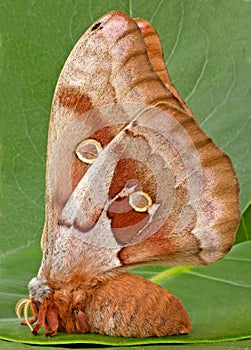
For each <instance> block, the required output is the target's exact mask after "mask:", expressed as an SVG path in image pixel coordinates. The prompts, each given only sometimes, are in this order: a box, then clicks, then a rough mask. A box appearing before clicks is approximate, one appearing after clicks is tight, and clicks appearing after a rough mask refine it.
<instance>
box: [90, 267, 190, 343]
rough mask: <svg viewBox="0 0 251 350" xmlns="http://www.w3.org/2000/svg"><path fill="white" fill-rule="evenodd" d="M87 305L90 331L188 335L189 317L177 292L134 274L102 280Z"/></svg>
mask: <svg viewBox="0 0 251 350" xmlns="http://www.w3.org/2000/svg"><path fill="white" fill-rule="evenodd" d="M88 299H89V300H88V303H87V305H86V308H85V313H86V316H87V318H88V320H89V325H90V332H91V333H100V334H105V335H111V336H122V337H151V336H166V335H174V334H187V333H189V332H190V331H191V329H192V327H191V323H190V320H189V316H188V314H187V312H186V311H185V309H184V307H183V306H182V304H181V303H180V301H179V300H178V298H176V297H175V296H174V295H172V294H171V293H170V292H168V291H167V290H166V289H164V288H162V287H160V286H159V285H157V284H155V283H153V282H151V281H149V280H145V279H143V278H141V277H138V276H135V275H132V274H130V273H121V274H120V275H118V276H116V277H115V278H113V279H111V280H109V281H106V282H102V283H101V284H100V285H98V286H97V287H96V288H95V291H94V292H93V294H92V295H91V297H90V298H88Z"/></svg>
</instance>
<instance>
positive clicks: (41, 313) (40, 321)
mask: <svg viewBox="0 0 251 350" xmlns="http://www.w3.org/2000/svg"><path fill="white" fill-rule="evenodd" d="M44 324H45V307H44V306H43V305H40V307H39V311H38V315H37V324H36V326H35V327H34V328H33V330H32V334H34V335H37V332H38V330H39V329H40V328H41V327H42V326H43V325H44Z"/></svg>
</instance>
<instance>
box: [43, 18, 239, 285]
mask: <svg viewBox="0 0 251 350" xmlns="http://www.w3.org/2000/svg"><path fill="white" fill-rule="evenodd" d="M155 38H156V37H155ZM152 61H153V60H152ZM111 103H116V104H118V103H144V104H146V105H147V106H149V105H151V106H156V107H157V109H158V110H161V111H164V112H165V113H166V114H167V115H168V117H170V118H172V119H173V120H176V121H177V122H178V124H179V125H181V126H182V128H183V129H184V130H185V132H186V133H187V134H188V135H189V137H190V138H191V140H192V142H193V144H194V146H195V148H196V151H197V152H198V158H199V161H200V164H201V169H202V175H201V178H200V180H201V186H202V188H201V194H200V201H199V202H198V203H197V204H196V207H194V208H193V207H191V205H190V203H186V193H188V189H187V183H186V180H184V183H183V184H182V183H181V185H179V184H180V181H181V182H182V181H183V180H182V179H181V180H177V179H175V181H176V184H175V186H174V187H175V195H174V198H175V200H174V205H173V208H172V210H170V212H169V213H168V217H167V220H166V221H165V222H164V223H163V225H162V226H161V227H160V228H159V229H158V230H157V231H156V232H155V233H154V234H153V235H152V236H150V237H149V238H147V239H142V236H143V235H141V238H140V239H138V242H137V239H135V232H131V238H132V237H134V240H132V239H131V241H130V240H129V239H128V241H127V242H126V240H125V239H124V236H123V234H120V236H119V234H117V233H115V234H114V230H115V231H116V228H117V227H118V226H119V228H121V227H122V228H124V229H125V230H127V231H129V226H130V225H129V224H130V222H131V220H133V222H134V223H135V225H138V227H139V229H140V230H142V227H143V229H145V222H143V220H146V219H145V217H143V219H142V216H143V215H141V216H140V218H138V216H139V214H138V213H136V214H135V213H133V211H132V210H131V211H129V212H125V213H124V214H123V213H122V214H118V213H115V214H114V213H113V210H114V208H111V209H112V210H110V217H109V219H110V220H111V221H112V224H111V225H112V229H110V228H109V234H107V237H108V236H109V238H108V240H107V242H106V243H105V244H107V246H109V244H110V243H111V242H110V240H112V239H113V238H114V237H115V241H118V240H120V241H122V242H125V243H127V244H125V245H126V246H125V247H124V248H122V249H121V246H120V245H119V244H117V245H116V242H115V244H114V245H113V244H111V245H112V246H111V247H108V248H106V247H102V249H101V247H100V245H99V246H98V247H96V248H95V247H94V246H92V245H91V248H90V244H89V243H90V242H89V241H88V242H87V243H86V241H84V243H83V244H80V242H79V241H76V236H77V235H78V234H79V233H80V234H79V235H80V236H81V237H84V236H85V235H86V236H87V234H86V232H89V233H90V232H92V227H93V226H95V225H96V224H97V221H98V220H99V218H100V217H102V215H101V212H102V210H103V209H102V207H104V206H105V200H106V199H105V198H107V197H106V196H107V193H105V191H107V192H108V193H109V196H110V197H114V196H116V194H118V193H119V191H120V190H121V189H122V188H123V186H125V182H126V181H128V180H130V179H131V178H134V179H135V178H136V179H137V181H138V182H139V183H140V184H141V185H142V186H143V189H144V192H146V193H149V194H151V196H152V197H153V199H154V197H155V195H156V193H155V192H156V190H155V189H154V188H155V185H156V183H155V179H154V176H156V174H151V173H149V172H148V173H149V174H148V175H147V176H145V175H146V171H145V170H146V169H145V168H144V165H143V164H142V162H139V161H136V162H135V161H134V160H133V159H132V157H128V158H125V159H123V160H119V152H120V151H119V147H120V146H121V145H123V146H121V147H122V148H123V147H124V148H123V149H124V150H125V149H126V147H127V145H129V144H130V143H131V142H132V141H133V140H134V141H135V142H136V141H137V140H138V139H139V138H140V137H141V138H145V139H146V140H147V141H148V142H149V143H150V149H149V150H145V157H146V158H147V157H149V159H150V155H149V154H150V153H151V150H152V149H155V148H156V149H158V148H159V140H158V137H155V136H156V135H155V134H154V133H151V132H150V131H149V130H145V129H144V128H143V127H141V126H140V125H131V126H130V127H129V128H128V125H129V123H130V118H129V120H127V119H123V118H122V119H121V121H119V120H118V121H117V120H116V115H115V116H113V117H112V120H113V121H115V122H116V123H114V124H115V125H111V124H112V123H111V121H109V123H107V120H105V118H107V115H105V116H102V113H101V115H100V113H99V111H97V112H96V109H97V108H98V107H102V106H105V105H108V104H111ZM94 108H95V111H94V114H92V115H90V116H89V117H88V118H87V119H86V120H85V122H87V124H88V123H90V124H92V123H96V120H97V121H98V125H99V128H98V127H97V128H96V130H95V131H93V129H92V128H91V127H89V125H88V127H86V128H85V130H82V129H83V128H82V129H81V125H82V124H83V119H82V116H83V115H84V113H85V112H87V111H92V110H94ZM126 112H127V111H126ZM111 114H112V113H111ZM125 114H126V113H125ZM94 120H95V122H94ZM153 120H154V118H153ZM158 123H162V126H161V127H164V124H165V121H163V120H159V116H157V117H156V125H157V124H158ZM136 124H137V123H136ZM71 126H73V127H72V128H71ZM125 126H127V129H126V127H125ZM80 129H81V131H79V130H80ZM125 130H126V132H125ZM174 132H175V131H174ZM74 133H75V136H73V135H74ZM116 135H117V137H116ZM154 135H155V136H154ZM154 137H155V138H154ZM85 138H95V139H97V140H98V141H99V142H101V144H102V145H103V146H108V145H110V144H111V146H110V147H111V150H113V151H114V150H115V151H114V152H115V153H116V152H117V153H116V154H117V155H118V158H117V159H116V157H115V158H114V164H113V165H112V166H111V168H109V169H108V170H107V171H108V172H110V174H109V176H107V178H105V179H102V183H103V182H104V181H105V182H106V185H105V187H104V188H103V190H104V193H100V195H98V198H100V197H101V198H103V199H102V200H103V203H102V204H101V208H100V206H99V205H97V203H96V201H92V198H93V197H94V194H95V193H94V194H93V192H92V193H91V190H90V182H91V181H92V179H93V178H95V181H96V185H95V186H96V187H98V186H99V185H100V186H101V185H102V184H101V183H100V181H101V180H100V179H97V177H95V176H94V174H95V173H100V171H101V172H102V169H103V167H104V166H105V164H107V162H110V161H112V159H111V157H109V152H108V151H107V152H106V153H107V154H106V155H105V154H104V153H103V154H104V157H103V158H104V159H103V160H102V157H99V158H100V160H99V158H98V160H97V161H96V163H94V164H93V165H91V166H89V165H86V164H83V163H81V162H80V161H79V159H77V158H76V156H75V148H76V145H77V142H79V141H81V139H85ZM62 140H63V141H62ZM162 141H163V140H162ZM162 141H161V142H162ZM112 142H114V143H113V144H112ZM135 144H136V143H135ZM55 145H57V147H55ZM164 146H165V145H164ZM164 146H163V148H164ZM147 152H148V153H147ZM149 152H150V153H149ZM166 152H168V148H167V151H166ZM134 153H135V152H134ZM147 154H148V155H147ZM164 155H165V151H164V150H162V153H161V157H160V159H158V160H157V161H156V162H155V163H156V164H155V163H154V160H152V159H151V164H155V166H156V167H157V166H158V164H159V165H160V164H161V162H162V163H163V164H162V165H161V166H160V168H163V169H164V168H165V161H166V160H165V159H164ZM167 155H168V153H167ZM176 161H177V164H176V165H175V166H176V167H177V169H180V171H181V170H182V168H183V167H184V164H182V162H181V161H180V164H178V162H179V155H177V154H175V152H174V153H173V158H172V159H168V162H169V164H170V163H171V162H176ZM116 162H117V165H116V167H115V163H116ZM126 164H128V166H126ZM125 169H127V171H128V173H127V174H126V175H123V174H124V171H125ZM161 172H162V173H163V174H161ZM159 173H160V181H162V180H163V179H164V178H165V177H167V176H168V174H167V173H165V171H164V170H163V171H162V170H161V169H159ZM86 174H87V175H88V176H86ZM184 174H185V173H184ZM186 175H187V174H186ZM175 176H176V177H178V174H175ZM187 177H188V179H189V177H190V175H189V174H188V175H187ZM169 185H170V184H169ZM88 186H89V187H88ZM95 186H94V187H95ZM101 187H102V186H101ZM94 191H95V189H94ZM101 192H102V191H101ZM73 193H74V196H75V197H74V196H73ZM238 193H239V190H238V183H237V179H236V175H235V172H234V169H233V166H232V164H231V161H230V160H229V158H228V157H227V156H226V154H225V153H223V152H222V151H221V150H220V149H219V148H218V147H217V146H216V145H215V144H214V143H213V141H212V140H211V139H210V138H209V137H208V136H207V135H206V134H205V133H204V132H203V131H202V130H201V128H200V127H199V126H198V124H197V123H196V121H195V119H194V118H193V117H192V116H191V115H190V113H188V112H187V111H186V110H185V111H184V104H183V102H182V100H181V99H180V98H176V97H174V96H173V95H172V93H171V92H170V91H168V89H167V88H166V87H165V85H164V84H163V82H162V81H161V80H160V79H159V76H158V75H157V74H156V73H155V71H154V69H153V67H152V65H151V63H150V61H149V59H148V57H147V55H146V49H145V43H144V40H143V37H142V34H141V32H140V30H139V28H138V26H137V24H136V23H135V22H134V21H133V20H132V19H131V18H130V17H128V16H127V15H125V14H123V13H120V12H111V13H109V14H107V15H105V16H103V17H102V18H101V19H99V20H98V21H97V22H96V23H94V25H93V26H92V28H90V29H89V30H88V31H87V32H86V33H85V34H84V35H83V37H82V38H81V39H80V40H79V42H78V43H77V44H76V46H75V47H74V49H73V50H72V52H71V54H70V56H69V58H68V60H67V61H66V63H65V66H64V68H63V70H62V73H61V75H60V78H59V81H58V84H57V87H56V91H55V96H54V100H53V105H52V111H51V120H50V128H49V137H48V154H47V196H46V199H47V202H46V224H45V231H44V232H45V237H46V244H45V247H44V259H43V264H42V267H41V273H42V274H44V275H46V276H47V277H50V278H51V279H52V280H54V281H55V280H58V281H60V280H61V279H63V280H65V278H66V279H67V276H69V279H70V280H73V276H74V273H73V272H74V271H75V272H76V273H79V272H77V271H79V270H80V269H82V270H84V271H85V273H87V272H88V274H90V276H92V275H93V274H98V273H100V272H101V271H106V270H111V269H113V268H118V267H122V266H127V265H128V266H130V265H134V264H140V263H147V262H151V261H159V262H161V261H162V262H166V263H169V264H207V263H211V262H214V261H215V260H217V259H219V258H221V257H222V256H223V255H224V254H225V253H226V252H227V251H228V250H229V249H230V247H231V246H232V244H233V242H234V237H235V231H236V228H237V226H238V223H239V196H238ZM73 197H74V198H75V199H74V198H73ZM80 197H81V198H80ZM76 198H77V200H78V203H77V205H78V206H81V208H84V214H81V215H82V216H83V217H82V218H81V220H80V216H81V215H79V212H76V211H74V210H72V209H71V208H73V207H76ZM69 199H71V200H70V201H69ZM163 201H164V199H163V200H162V202H163ZM87 202H88V203H89V204H88V206H86V203H87ZM66 204H67V205H66ZM82 210H83V209H82ZM67 212H68V213H69V212H70V213H71V214H70V215H71V218H69V216H67ZM62 213H63V214H62ZM88 213H89V214H90V213H91V216H92V217H91V218H90V217H88ZM181 213H183V214H184V215H183V217H182V220H181V219H180V221H182V222H181V223H180V222H179V220H178V219H179V216H180V215H181ZM103 214H104V215H105V213H104V210H103ZM135 215H136V218H135ZM163 215H164V214H163V213H162V216H163ZM161 218H162V217H161ZM186 219H187V221H188V222H187V224H186V222H185V221H186ZM104 220H106V224H105V229H107V226H109V224H110V222H109V220H108V221H107V217H106V218H105V219H104ZM80 221H81V222H80ZM141 222H143V223H142V225H141ZM120 223H121V224H120ZM103 224H104V222H103ZM177 225H178V226H181V228H179V230H176V227H177ZM96 226H97V225H96ZM70 227H75V228H76V234H74V235H73V234H72V231H69V228H70ZM100 227H101V226H100ZM149 227H150V226H149ZM136 228H137V227H136ZM102 230H103V232H102V236H106V232H105V230H104V227H103V229H102ZM69 232H71V233H70V235H69ZM104 232H105V233H104ZM91 234H92V233H91ZM112 235H114V237H112ZM116 235H117V236H116ZM73 236H74V239H73ZM66 237H67V238H66ZM88 239H89V238H88ZM96 239H97V237H96ZM56 240H57V242H58V243H57V242H56ZM129 241H130V242H129ZM77 242H78V243H77ZM129 243H130V244H129ZM57 245H59V246H62V245H63V246H65V247H67V249H68V251H67V254H64V255H62V254H63V253H62V251H61V252H58V250H60V248H59V247H58V249H57V248H55V247H57ZM76 246H77V248H76ZM103 246H104V244H103ZM55 251H56V252H57V257H58V255H59V256H60V255H61V256H60V259H55V254H56V253H55ZM52 252H54V253H53V254H52ZM69 252H71V253H70V254H69ZM83 252H85V253H86V254H83ZM87 252H88V253H87ZM76 255H77V256H78V259H77V262H76V259H75V258H76ZM94 256H95V258H94ZM56 260H57V261H60V260H62V261H63V262H64V264H63V266H64V268H63V267H62V268H61V267H59V266H56V265H55V261H56ZM87 261H88V271H86V268H85V266H86V262H87ZM66 267H67V268H66ZM90 278H91V277H90Z"/></svg>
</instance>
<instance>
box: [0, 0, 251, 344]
mask: <svg viewBox="0 0 251 350" xmlns="http://www.w3.org/2000/svg"><path fill="white" fill-rule="evenodd" d="M113 9H118V10H122V11H125V12H127V13H128V14H130V15H131V16H134V17H144V18H146V19H147V20H149V21H150V22H151V23H152V24H153V25H154V26H155V28H156V29H157V30H158V32H159V34H160V38H161V41H162V43H163V47H164V52H165V58H166V64H167V67H168V69H169V72H170V75H171V78H172V80H173V82H174V84H175V86H176V87H177V88H178V90H179V92H180V94H181V96H182V97H183V98H184V99H185V100H186V102H187V104H188V106H189V107H190V108H191V109H192V110H193V112H194V114H195V116H196V117H197V118H198V121H199V122H200V124H201V125H202V127H203V128H204V129H205V130H206V131H207V132H208V133H209V135H210V136H211V137H212V138H213V139H215V141H216V142H217V144H218V145H219V146H220V147H222V148H223V149H224V150H225V151H226V152H227V153H228V154H229V155H230V157H231V158H232V160H233V163H234V166H235V168H236V170H237V174H238V177H239V182H240V189H241V208H242V211H243V212H244V209H245V208H246V207H247V205H248V204H249V203H250V199H251V177H250V170H251V159H250V157H249V152H250V148H249V147H250V146H249V139H250V134H251V130H250V127H251V123H250V118H251V104H250V95H251V94H250V92H251V89H250V86H251V84H250V75H249V74H248V72H250V68H251V46H250V35H251V27H250V17H251V2H250V1H241V0H222V1H218V0H211V1H206V0H204V1H196V0H194V1H192V0H190V1H184V0H169V1H163V0H157V1H156V0H151V1H145V0H140V1H133V0H131V1H129V0H128V1H115V0H110V1H103V0H97V1H95V2H94V1H93V2H91V1H89V0H75V1H74V2H73V1H72V0H64V1H61V0H54V1H51V0H43V1H27V0H19V1H14V0H5V1H2V2H0V75H1V76H0V78H1V91H0V104H1V110H2V116H3V117H2V118H1V121H2V125H1V140H2V145H1V190H2V191H1V219H2V220H1V233H0V238H1V248H0V254H1V260H0V263H1V270H0V280H1V286H0V288H1V305H0V315H1V316H0V317H1V325H0V327H1V335H2V337H3V339H15V340H16V341H27V342H29V341H31V342H40V341H41V343H43V344H45V343H46V344H48V340H47V339H44V338H43V337H42V336H39V337H38V338H34V337H31V336H30V335H29V331H28V330H27V329H26V328H25V327H21V326H18V324H17V321H16V318H15V315H14V312H13V308H14V305H15V302H16V300H18V299H19V298H20V297H22V296H26V293H27V290H26V284H27V282H28V281H29V279H30V278H31V277H32V276H34V275H35V274H36V273H37V270H38V268H39V265H40V258H41V254H40V251H39V240H40V236H41V232H42V227H43V220H44V188H45V182H44V177H45V175H44V174H45V153H46V138H47V127H48V120H49V114H50V105H51V100H52V97H53V90H54V87H55V84H56V81H57V79H58V76H59V73H60V71H61V68H62V66H63V64H64V62H65V60H66V58H67V56H68V54H69V52H70V51H71V49H72V47H73V46H74V44H75V43H76V41H77V40H78V38H79V37H80V36H81V35H82V34H83V32H84V31H85V30H86V29H87V28H88V27H89V26H90V25H91V24H92V23H93V21H94V20H96V19H97V18H98V17H100V16H101V15H103V14H104V13H106V12H108V11H110V10H113ZM248 221H249V223H248ZM239 232H241V233H240V234H239V233H238V236H237V240H238V241H243V240H250V209H249V211H248V212H246V213H245V214H244V216H243V221H242V225H241V227H240V230H239ZM249 244H250V242H246V243H243V244H241V245H237V246H236V247H235V248H234V250H233V253H235V252H237V253H236V254H237V258H236V259H237V260H236V261H235V260H231V259H230V258H229V257H232V255H231V254H232V253H231V254H230V255H228V256H227V257H226V258H225V259H224V260H223V261H222V262H219V263H218V264H219V265H218V264H215V265H213V266H210V267H208V268H209V270H207V268H205V270H204V269H203V268H198V269H197V268H192V269H189V270H184V271H182V273H180V274H179V275H177V276H176V275H174V276H173V277H172V278H170V279H167V282H168V288H169V289H171V290H172V291H173V292H174V293H175V294H177V295H178V296H179V297H180V299H181V300H182V302H183V303H184V305H185V306H186V307H187V309H188V311H189V313H190V314H191V316H192V321H193V326H194V331H193V333H192V334H191V336H188V337H185V338H181V340H180V338H177V337H176V338H175V337H172V338H171V340H170V339H169V338H168V339H167V340H165V339H164V340H163V341H164V342H166V341H169V342H170V341H171V342H176V341H178V342H179V341H182V342H183V341H184V339H186V341H187V342H194V341H206V340H207V339H210V341H212V340H217V341H218V340H224V339H233V338H234V339H237V338H238V339H239V338H242V337H246V336H248V335H250V328H251V327H250V316H249V314H251V312H250V297H249V296H250V293H249V294H248V292H247V291H249V287H246V286H245V285H246V284H247V285H249V286H250V281H247V280H245V278H247V277H248V274H250V273H249V271H250V261H249V262H248V259H250V258H249V257H248V259H246V258H245V257H243V254H244V255H245V252H248V251H247V249H248V247H249V249H250V245H249ZM228 259H230V260H228ZM241 259H243V260H241ZM226 265H227V266H228V268H227V267H226ZM201 269H202V270H201ZM210 269H213V270H210ZM214 269H215V270H214ZM229 269H230V270H229ZM202 271H203V272H202ZM160 272H165V269H164V270H163V268H152V267H149V268H143V270H141V274H146V275H149V276H152V277H153V276H155V277H156V274H157V273H160ZM194 273H197V275H195V274H194ZM198 273H200V274H202V275H203V276H200V275H198ZM207 273H209V276H211V275H210V274H212V275H213V279H212V278H209V277H204V274H207ZM225 274H226V276H227V277H228V278H229V281H231V283H226V282H220V280H224V278H225ZM211 277H212V276H211ZM217 279H220V280H217ZM161 283H162V284H163V285H164V286H167V284H166V283H165V280H163V281H162V282H161ZM243 284H244V285H243ZM249 292H250V291H249ZM186 293H187V294H186ZM218 308H219V309H218ZM204 310H206V311H205V313H204ZM217 310H218V311H217ZM248 312H249V314H248ZM212 315H214V316H212ZM216 328H217V329H216ZM214 330H217V331H218V332H219V333H218V336H216V335H215V334H214ZM79 337H80V336H77V335H76V336H71V335H70V336H69V335H67V336H65V335H60V336H58V337H56V338H55V340H54V339H53V340H52V341H50V344H51V342H54V341H55V342H59V344H63V343H67V342H70V343H73V342H74V339H80V338H81V337H80V338H79ZM81 339H82V338H81ZM84 339H85V340H84V341H85V342H88V340H86V339H89V342H93V343H96V342H97V343H98V342H100V343H101V344H102V343H105V342H106V341H107V337H105V338H104V339H105V340H103V338H102V337H99V336H96V335H95V336H90V335H88V336H84ZM108 339H109V340H108V342H109V341H110V342H115V343H116V341H117V340H116V339H115V340H114V339H113V340H111V339H110V338H109V337H108ZM130 341H131V340H127V339H126V340H123V341H122V340H120V339H119V340H118V344H120V345H123V344H125V343H128V342H129V343H130ZM137 341H138V340H136V344H137ZM77 342H78V341H77ZM147 342H149V340H147ZM150 342H151V340H150ZM154 342H156V339H155V340H154ZM158 342H159V343H160V342H161V340H160V339H158ZM130 344H131V343H130ZM132 344H135V342H132ZM140 344H143V341H142V342H141V343H140Z"/></svg>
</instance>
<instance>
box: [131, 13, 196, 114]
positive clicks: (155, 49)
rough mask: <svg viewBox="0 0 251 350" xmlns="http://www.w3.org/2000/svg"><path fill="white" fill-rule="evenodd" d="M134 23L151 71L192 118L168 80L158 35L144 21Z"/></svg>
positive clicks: (190, 112)
mask: <svg viewBox="0 0 251 350" xmlns="http://www.w3.org/2000/svg"><path fill="white" fill-rule="evenodd" d="M135 21H136V23H137V24H138V26H139V28H140V30H141V33H142V35H143V37H144V40H145V45H146V50H147V55H148V57H149V60H150V62H151V65H152V66H153V69H154V70H155V72H156V73H157V74H158V76H159V77H160V79H161V80H162V81H163V83H164V84H165V85H166V87H167V89H168V90H169V91H170V92H171V93H172V94H173V96H174V97H175V98H176V99H178V100H179V102H180V104H181V106H182V107H183V109H184V111H185V112H186V113H187V114H189V115H190V116H192V117H194V115H193V112H192V111H191V110H190V109H189V108H188V107H187V105H186V103H185V102H184V101H183V99H182V97H181V96H180V95H179V93H178V91H177V90H176V89H175V87H174V85H173V83H172V81H171V79H170V76H169V74H168V71H167V68H166V66H165V62H164V54H163V50H162V45H161V42H160V39H159V36H158V33H157V32H156V30H155V29H154V28H153V26H152V25H151V24H150V23H149V22H148V21H146V20H145V19H143V18H135Z"/></svg>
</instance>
